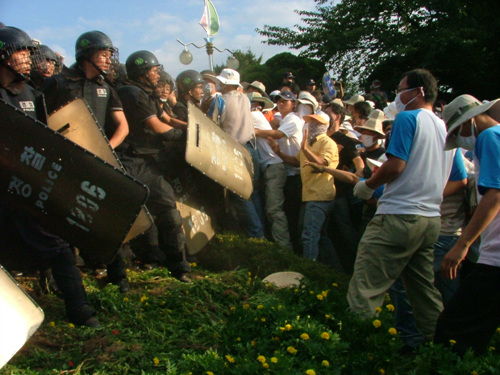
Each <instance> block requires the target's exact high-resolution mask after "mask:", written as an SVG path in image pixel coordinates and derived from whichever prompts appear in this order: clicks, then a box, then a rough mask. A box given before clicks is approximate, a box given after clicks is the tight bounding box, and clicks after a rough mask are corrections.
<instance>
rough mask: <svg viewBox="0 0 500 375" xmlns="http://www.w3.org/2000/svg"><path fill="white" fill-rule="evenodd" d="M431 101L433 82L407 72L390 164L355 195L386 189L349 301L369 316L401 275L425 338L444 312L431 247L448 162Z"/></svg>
mask: <svg viewBox="0 0 500 375" xmlns="http://www.w3.org/2000/svg"><path fill="white" fill-rule="evenodd" d="M436 96H437V81H436V79H435V78H434V76H433V75H432V74H431V73H430V72H428V71H427V70H423V69H415V70H412V71H410V72H408V73H406V74H405V75H404V76H403V78H402V79H401V82H400V83H399V86H398V96H397V97H396V103H397V104H398V109H399V112H400V113H399V114H398V115H397V117H396V120H395V121H394V125H393V127H392V132H393V133H392V134H393V135H392V136H393V137H394V138H391V143H390V145H389V148H388V150H387V153H386V155H387V158H388V160H387V161H386V162H385V163H384V164H383V165H382V166H381V167H380V169H379V170H378V172H377V173H375V174H373V175H372V177H370V178H369V179H368V180H366V181H361V182H359V183H358V184H356V186H355V188H354V195H356V196H357V197H359V198H361V199H367V198H369V197H371V196H372V194H373V191H374V189H375V188H377V187H379V186H381V185H383V184H386V187H385V191H384V194H383V195H382V197H381V198H380V199H379V204H378V208H377V212H376V214H375V217H374V218H373V219H372V220H371V221H370V223H369V224H368V226H367V228H366V231H365V233H364V235H363V237H362V239H361V241H360V243H359V247H358V254H357V257H356V263H355V266H354V273H353V276H352V279H351V282H350V284H349V292H348V295H347V299H348V301H349V305H350V307H351V309H353V310H355V311H357V312H359V313H363V314H365V315H367V316H373V314H375V311H376V308H377V307H380V306H381V305H382V304H383V302H384V297H385V293H386V291H387V290H388V289H389V287H390V286H391V285H392V284H393V283H394V281H395V280H396V279H397V278H398V277H400V276H401V278H402V280H403V283H404V286H405V289H406V291H407V294H408V298H409V300H410V303H411V305H412V308H413V312H414V315H415V319H416V321H417V327H418V329H419V330H420V332H421V333H422V335H423V336H424V338H426V339H428V340H430V339H432V338H433V336H434V329H435V326H436V321H437V318H438V316H439V313H440V312H441V310H442V309H443V304H442V301H441V295H440V293H439V292H438V290H437V289H436V287H435V286H434V271H433V260H434V248H433V244H434V243H435V242H436V240H437V238H438V235H439V229H440V216H439V215H440V205H441V201H442V199H443V189H444V186H445V184H446V182H447V180H448V176H449V174H450V170H451V160H452V156H453V155H452V153H451V152H445V151H443V147H444V142H445V139H446V127H445V124H444V122H443V121H442V120H441V119H439V118H438V117H437V116H435V115H434V113H433V111H432V105H433V103H434V101H435V99H436Z"/></svg>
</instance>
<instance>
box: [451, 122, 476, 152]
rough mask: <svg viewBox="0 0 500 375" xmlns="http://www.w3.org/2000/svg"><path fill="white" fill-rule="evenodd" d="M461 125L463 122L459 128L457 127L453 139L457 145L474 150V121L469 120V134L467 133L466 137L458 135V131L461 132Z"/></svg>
mask: <svg viewBox="0 0 500 375" xmlns="http://www.w3.org/2000/svg"><path fill="white" fill-rule="evenodd" d="M462 126H463V124H462V125H460V129H458V135H457V139H456V140H455V141H456V143H457V146H458V147H461V148H463V149H465V150H471V151H472V150H474V147H475V145H476V134H475V133H474V129H475V128H476V123H475V122H474V120H471V122H470V132H471V135H469V136H468V137H463V136H461V135H460V133H461V132H462Z"/></svg>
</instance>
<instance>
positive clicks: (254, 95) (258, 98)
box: [247, 92, 274, 109]
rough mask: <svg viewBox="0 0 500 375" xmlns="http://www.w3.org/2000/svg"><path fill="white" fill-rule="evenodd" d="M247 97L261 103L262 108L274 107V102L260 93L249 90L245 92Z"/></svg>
mask: <svg viewBox="0 0 500 375" xmlns="http://www.w3.org/2000/svg"><path fill="white" fill-rule="evenodd" d="M247 96H248V99H250V101H251V102H259V103H263V104H264V105H263V108H264V109H271V108H273V107H274V103H273V102H272V101H271V100H269V99H268V98H264V97H263V96H262V95H260V94H259V93H258V92H251V93H250V94H247Z"/></svg>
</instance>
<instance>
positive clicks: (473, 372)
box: [471, 371, 479, 375]
mask: <svg viewBox="0 0 500 375" xmlns="http://www.w3.org/2000/svg"><path fill="white" fill-rule="evenodd" d="M471 375H479V374H478V373H477V371H472V372H471Z"/></svg>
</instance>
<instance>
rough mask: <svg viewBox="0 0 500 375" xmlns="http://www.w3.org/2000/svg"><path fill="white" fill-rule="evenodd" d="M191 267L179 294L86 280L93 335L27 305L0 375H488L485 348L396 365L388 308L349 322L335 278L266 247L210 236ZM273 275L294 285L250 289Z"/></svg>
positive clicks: (158, 281)
mask: <svg viewBox="0 0 500 375" xmlns="http://www.w3.org/2000/svg"><path fill="white" fill-rule="evenodd" d="M194 270H195V271H194V276H195V280H194V282H193V283H192V284H189V285H187V284H182V283H179V282H177V281H176V280H175V279H173V278H171V277H170V276H169V274H168V271H166V270H165V269H157V270H153V271H150V272H143V271H138V270H134V269H131V270H130V272H129V280H130V283H131V286H132V291H131V293H129V294H128V295H126V296H124V295H121V294H119V293H118V290H117V287H115V286H112V285H104V284H103V283H102V281H100V280H96V279H95V278H93V277H90V276H86V277H85V279H84V280H85V284H86V288H87V291H88V294H89V298H90V299H91V302H92V304H93V305H94V306H95V307H96V308H97V309H98V313H99V319H100V320H101V322H102V323H103V327H102V328H100V329H97V330H92V329H88V328H81V327H73V326H71V325H69V324H68V323H67V322H66V320H65V317H64V307H63V304H62V302H61V301H60V300H59V299H58V298H57V297H55V296H37V297H36V299H37V300H38V301H39V303H40V305H41V306H42V308H43V309H44V311H45V314H46V320H45V322H44V324H43V325H42V327H41V328H40V329H39V330H38V331H37V333H36V334H35V335H34V337H33V338H31V339H30V340H29V342H28V343H27V345H25V347H24V348H23V349H22V350H21V351H20V352H19V353H18V354H17V355H16V356H15V357H14V359H13V360H12V361H11V362H10V363H9V364H8V365H7V366H6V367H4V368H3V369H2V370H0V374H65V373H68V374H69V373H71V374H189V373H192V374H207V373H208V374H210V373H213V374H257V373H274V374H287V375H292V374H306V373H309V374H314V373H315V374H383V373H386V374H396V373H399V374H431V373H440V374H474V371H475V372H476V373H478V374H494V373H500V370H499V369H500V360H499V358H498V355H496V354H495V350H494V349H493V348H492V349H491V350H490V352H489V353H488V354H487V355H485V356H482V357H478V358H474V357H472V356H468V357H466V358H465V359H464V360H458V359H457V358H456V357H455V356H454V355H453V354H451V352H450V351H449V350H448V349H443V348H441V347H434V346H432V345H428V346H426V347H424V348H422V349H421V350H420V351H419V352H418V353H416V354H415V355H410V356H401V355H400V354H399V351H398V350H399V349H400V348H401V347H402V343H401V342H400V340H399V338H398V336H397V335H392V334H391V333H390V332H389V329H390V328H393V324H394V322H393V312H391V311H390V306H389V308H387V307H383V308H382V310H381V312H380V313H379V314H378V315H377V316H376V317H374V318H373V320H368V321H367V320H364V321H363V320H361V319H360V318H359V317H357V316H355V315H353V314H351V313H349V312H348V310H347V302H346V299H345V295H346V290H347V284H348V278H347V277H345V276H344V275H339V274H335V273H334V272H333V271H332V270H331V269H330V268H328V267H326V266H323V265H321V264H318V263H314V262H311V261H308V260H305V259H302V258H299V257H296V256H294V255H291V254H284V253H282V252H280V250H279V248H278V247H276V246H274V245H273V244H270V243H268V242H266V241H258V240H243V239H241V238H240V237H237V236H232V235H220V236H217V238H215V239H214V240H212V243H211V244H210V246H209V247H208V248H207V249H206V250H204V251H203V253H201V254H199V264H198V265H197V267H195V268H194ZM283 270H292V271H297V272H301V273H302V274H304V275H305V276H306V281H305V282H304V283H303V285H301V286H300V287H298V288H291V289H284V290H279V289H276V288H274V287H271V286H268V285H265V284H263V283H262V282H261V281H260V280H261V279H262V278H264V277H265V276H267V275H268V274H270V273H273V272H276V271H283ZM28 286H29V282H28ZM376 319H377V320H379V321H380V326H378V324H377V322H376V323H375V324H374V322H373V321H374V320H376ZM391 332H393V331H392V330H391ZM498 336H499V337H495V339H494V341H493V343H492V345H493V346H494V345H496V344H497V342H498V340H499V338H500V334H499V335H498ZM308 371H309V372H308Z"/></svg>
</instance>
